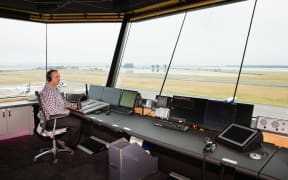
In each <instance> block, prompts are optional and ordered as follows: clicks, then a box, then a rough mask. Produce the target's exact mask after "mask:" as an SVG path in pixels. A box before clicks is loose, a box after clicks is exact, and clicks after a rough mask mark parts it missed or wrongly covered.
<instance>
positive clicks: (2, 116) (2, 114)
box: [0, 109, 7, 134]
mask: <svg viewBox="0 0 288 180" xmlns="http://www.w3.org/2000/svg"><path fill="white" fill-rule="evenodd" d="M5 133H7V119H6V109H0V134H5Z"/></svg>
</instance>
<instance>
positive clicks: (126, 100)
mask: <svg viewBox="0 0 288 180" xmlns="http://www.w3.org/2000/svg"><path fill="white" fill-rule="evenodd" d="M137 96H138V92H137V91H130V90H125V89H123V92H122V97H121V100H120V103H119V106H121V107H126V108H131V109H134V107H135V102H136V99H137Z"/></svg>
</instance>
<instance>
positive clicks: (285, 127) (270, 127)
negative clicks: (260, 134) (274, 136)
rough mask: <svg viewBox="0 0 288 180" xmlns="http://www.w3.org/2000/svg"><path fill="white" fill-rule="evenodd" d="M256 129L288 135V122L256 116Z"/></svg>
mask: <svg viewBox="0 0 288 180" xmlns="http://www.w3.org/2000/svg"><path fill="white" fill-rule="evenodd" d="M256 128H257V129H260V130H264V131H270V132H274V133H279V134H285V135H288V120H284V119H277V118H271V117H265V116H257V124H256Z"/></svg>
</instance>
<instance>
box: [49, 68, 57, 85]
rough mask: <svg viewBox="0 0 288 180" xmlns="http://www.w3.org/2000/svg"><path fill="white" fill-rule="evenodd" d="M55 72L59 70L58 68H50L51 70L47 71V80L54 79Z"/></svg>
mask: <svg viewBox="0 0 288 180" xmlns="http://www.w3.org/2000/svg"><path fill="white" fill-rule="evenodd" d="M53 72H57V70H55V69H51V70H49V71H48V72H47V73H46V80H47V81H48V82H50V81H52V73H53Z"/></svg>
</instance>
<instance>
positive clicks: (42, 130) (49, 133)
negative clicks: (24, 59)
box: [33, 91, 73, 164]
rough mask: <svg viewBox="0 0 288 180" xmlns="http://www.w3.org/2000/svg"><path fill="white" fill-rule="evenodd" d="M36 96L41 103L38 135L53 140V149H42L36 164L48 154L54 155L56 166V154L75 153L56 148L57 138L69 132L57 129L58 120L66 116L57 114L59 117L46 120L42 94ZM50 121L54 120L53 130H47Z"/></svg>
mask: <svg viewBox="0 0 288 180" xmlns="http://www.w3.org/2000/svg"><path fill="white" fill-rule="evenodd" d="M35 95H36V97H37V99H38V102H39V113H38V118H39V120H40V121H39V123H38V125H37V129H36V131H37V133H38V134H39V135H40V136H42V137H49V138H50V139H52V147H51V148H42V149H40V154H38V155H36V156H35V157H34V159H33V161H34V162H36V161H37V160H38V159H39V158H40V157H42V156H44V155H46V154H50V153H52V154H53V163H54V164H56V163H57V162H58V159H57V158H56V153H57V152H69V153H71V154H73V152H71V151H70V150H67V149H59V148H58V147H57V146H56V137H57V136H59V135H62V134H64V133H66V132H67V128H59V129H56V124H57V119H60V118H63V117H65V115H64V114H57V115H52V116H50V118H49V119H46V116H45V111H44V110H43V107H42V102H41V98H40V94H39V92H38V91H35ZM47 120H48V121H50V120H54V123H53V128H52V130H47V128H46V121H47Z"/></svg>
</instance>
